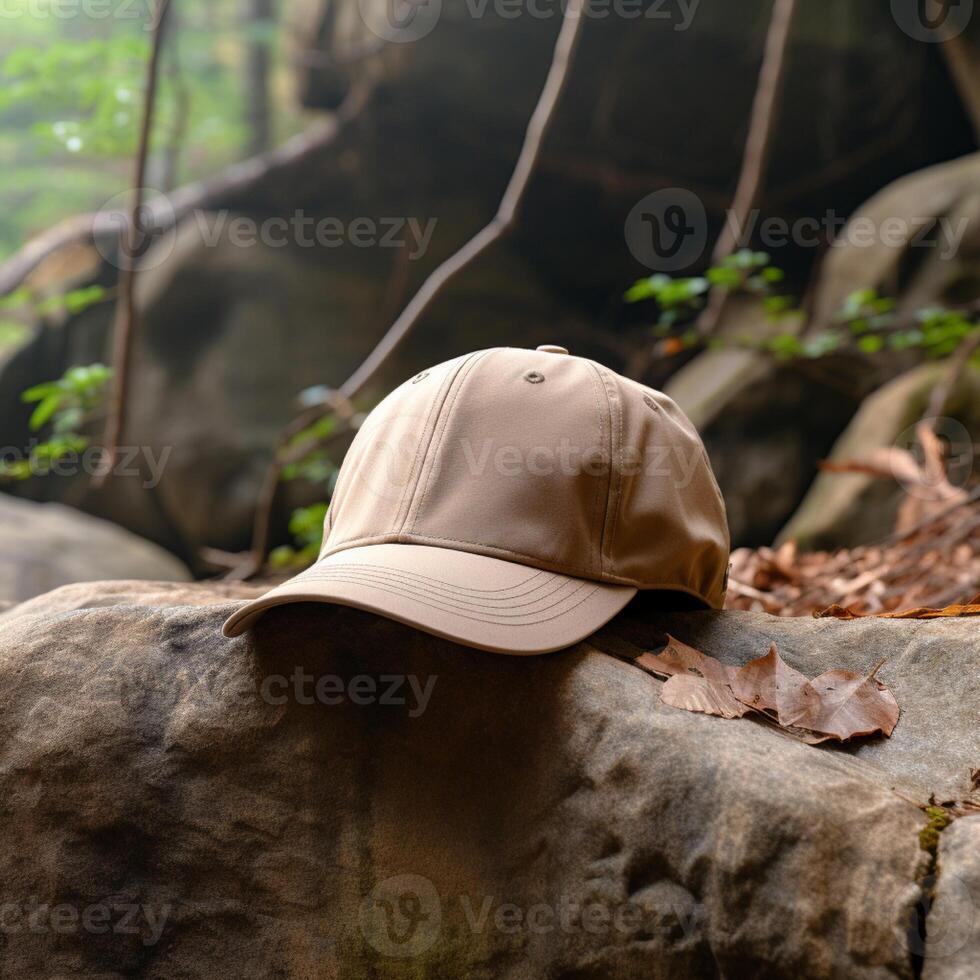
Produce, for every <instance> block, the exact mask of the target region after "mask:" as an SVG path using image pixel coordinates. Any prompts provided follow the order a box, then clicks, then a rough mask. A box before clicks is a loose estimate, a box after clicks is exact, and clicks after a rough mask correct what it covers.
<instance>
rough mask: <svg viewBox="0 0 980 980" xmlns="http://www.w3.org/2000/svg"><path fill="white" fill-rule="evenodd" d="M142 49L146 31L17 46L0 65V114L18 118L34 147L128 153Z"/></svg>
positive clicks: (143, 60) (146, 43) (131, 145)
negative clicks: (32, 137) (139, 33)
mask: <svg viewBox="0 0 980 980" xmlns="http://www.w3.org/2000/svg"><path fill="white" fill-rule="evenodd" d="M148 55H149V35H147V34H142V35H137V36H131V35H125V34H120V35H116V36H112V37H109V38H104V39H103V38H89V39H86V40H77V39H75V40H63V41H53V42H50V43H48V44H45V45H44V46H42V47H34V46H30V47H21V48H17V49H16V50H14V51H13V52H12V53H11V54H10V55H8V57H7V58H6V60H5V61H4V63H3V65H2V66H0V79H2V80H3V88H2V89H0V118H3V119H5V120H9V121H10V122H20V123H21V124H22V125H24V126H25V128H26V129H27V131H28V132H30V133H31V134H32V135H33V136H34V137H35V139H36V141H37V144H36V148H35V152H42V153H43V152H48V153H50V152H55V151H65V152H67V153H69V154H78V153H82V152H85V153H86V154H88V155H90V156H94V157H102V156H116V155H121V154H131V153H133V152H134V150H135V144H136V132H137V123H138V118H139V103H140V92H141V90H142V77H143V74H144V72H145V65H146V59H147V57H148Z"/></svg>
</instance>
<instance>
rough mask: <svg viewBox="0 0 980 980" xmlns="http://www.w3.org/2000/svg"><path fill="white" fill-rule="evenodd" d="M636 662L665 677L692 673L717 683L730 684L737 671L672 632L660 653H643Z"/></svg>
mask: <svg viewBox="0 0 980 980" xmlns="http://www.w3.org/2000/svg"><path fill="white" fill-rule="evenodd" d="M636 663H637V664H638V665H639V666H641V667H645V668H646V669H647V670H652V671H654V673H657V674H663V675H664V676H665V677H673V676H674V675H675V674H690V675H691V676H693V677H703V678H705V679H706V680H709V681H712V682H714V683H716V684H728V683H729V681H730V680H731V677H732V675H733V674H734V672H735V668H734V667H729V666H728V665H727V664H723V663H722V662H721V661H720V660H716V659H715V658H714V657H709V656H708V655H707V654H706V653H702V652H701V651H700V650H696V649H695V648H694V647H690V646H688V645H687V644H686V643H681V641H680V640H678V639H675V638H674V637H673V636H671V635H670V634H668V635H667V646H665V647H664V649H663V650H661V651H660V653H644V654H641V655H640V656H639V657H638V658H637V659H636Z"/></svg>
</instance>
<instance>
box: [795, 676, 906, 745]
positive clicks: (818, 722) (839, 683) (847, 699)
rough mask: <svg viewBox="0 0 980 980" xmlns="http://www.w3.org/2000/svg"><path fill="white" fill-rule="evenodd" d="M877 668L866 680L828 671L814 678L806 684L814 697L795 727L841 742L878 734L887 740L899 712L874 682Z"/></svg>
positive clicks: (891, 698)
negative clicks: (831, 737) (808, 684)
mask: <svg viewBox="0 0 980 980" xmlns="http://www.w3.org/2000/svg"><path fill="white" fill-rule="evenodd" d="M882 662H884V661H882ZM879 668H880V665H879V667H876V668H875V670H873V671H872V672H871V674H870V675H869V676H867V677H863V676H862V675H861V674H855V673H854V672H853V671H851V670H828V671H827V672H826V673H824V674H821V675H820V676H819V677H815V678H814V679H813V680H812V681H810V682H809V683H810V687H811V688H812V690H813V691H814V693H815V694H816V697H815V698H814V699H811V700H810V701H809V702H808V704H807V706H806V710H804V711H803V712H802V713H801V714H800V715H799V716H798V718H797V720H796V724H797V725H799V726H800V727H802V728H808V729H810V730H811V731H814V732H823V733H824V734H825V735H832V736H833V737H834V738H836V739H838V740H839V741H841V742H843V741H845V740H846V739H849V738H856V737H858V736H861V735H876V734H877V733H878V732H881V733H882V734H884V735H888V736H890V735H891V733H892V732H893V731H894V730H895V725H896V724H897V723H898V716H899V708H898V702H897V701H896V700H895V698H894V696H893V695H892V692H891V691H889V690H888V688H887V687H885V685H884V684H882V683H881V681H879V680H876V679H875V676H874V675H875V673H877V671H878V669H879Z"/></svg>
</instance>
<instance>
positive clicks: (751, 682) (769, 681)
mask: <svg viewBox="0 0 980 980" xmlns="http://www.w3.org/2000/svg"><path fill="white" fill-rule="evenodd" d="M807 683H808V681H807V679H806V678H805V677H804V676H803V675H802V674H801V673H800V672H799V671H798V670H794V669H793V668H792V667H790V666H789V664H787V663H786V661H785V660H783V659H782V657H780V656H779V653H778V652H777V650H776V644H775V643H774V644H773V645H772V646H771V647H770V648H769V652H768V653H767V654H766V655H765V656H764V657H759V658H758V659H757V660H753V661H751V662H750V663H747V664H746V665H745V666H744V667H740V668H739V669H738V670H737V671H736V672H735V676H734V677H733V678H732V693H733V694H734V695H735V697H736V698H738V699H739V701H741V702H742V703H743V704H747V705H749V706H751V707H753V708H755V709H756V710H758V711H770V712H772V713H773V714H775V715H776V717H777V718H778V720H779V723H780V724H781V725H783V724H790V725H792V724H795V722H794V721H792V720H791V719H790V718H788V717H787V713H788V712H790V708H791V707H792V711H791V712H790V713H795V712H796V710H797V707H796V702H797V700H798V699H799V698H800V697H805V696H806V695H801V694H800V690H801V689H802V688H803V687H804V686H805V685H806V684H807Z"/></svg>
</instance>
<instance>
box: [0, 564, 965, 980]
mask: <svg viewBox="0 0 980 980" xmlns="http://www.w3.org/2000/svg"><path fill="white" fill-rule="evenodd" d="M258 591H259V590H257V589H255V588H251V587H242V586H235V587H230V586H228V587H211V586H189V585H159V584H145V583H101V584H98V585H75V586H68V587H65V588H62V589H59V590H57V591H55V592H53V593H51V594H49V595H45V596H42V597H38V598H36V599H33V600H31V601H29V602H26V603H23V604H21V605H19V606H16V607H14V608H13V609H11V610H9V611H8V612H6V613H4V614H3V615H0V801H2V802H0V808H2V817H3V821H4V826H5V829H6V833H5V836H4V846H3V850H2V863H0V882H2V892H3V894H2V902H0V906H2V907H0V973H2V974H3V975H4V976H16V977H21V978H31V977H45V978H47V977H52V976H58V977H62V976H65V977H67V976H87V977H95V976H97V977H99V978H103V980H108V978H121V977H130V976H140V977H146V978H167V980H170V978H174V977H188V978H195V977H218V976H236V977H241V978H252V977H254V978H263V980H265V978H269V977H296V978H307V977H338V978H348V977H349V978H362V977H378V978H389V977H391V978H400V977H412V978H418V977H430V978H447V977H452V978H463V977H467V978H487V980H494V978H506V980H524V978H527V980H537V978H545V977H546V978H555V980H558V978H561V980H607V978H613V980H615V978H641V977H642V978H644V980H650V978H653V980H656V978H684V980H690V978H700V977H705V978H708V977H718V976H725V977H793V978H815V980H817V978H819V980H826V978H828V977H831V978H836V977H840V978H846V980H855V978H857V980H864V978H868V980H871V978H874V980H879V978H880V980H885V978H910V980H911V978H913V977H914V976H916V973H917V972H918V971H919V970H920V969H921V968H922V966H923V964H922V959H921V954H922V951H923V940H922V925H921V923H922V921H924V923H925V928H926V930H927V936H928V937H929V942H932V938H933V936H935V937H941V936H942V935H944V928H945V926H946V923H945V922H944V921H943V920H942V919H941V918H937V917H941V916H942V915H944V914H956V915H957V916H958V920H957V921H958V922H960V923H962V921H964V918H969V922H968V926H969V928H968V929H965V930H964V929H962V928H961V932H960V934H959V935H960V938H959V939H958V940H955V941H948V942H946V943H945V944H942V943H940V944H939V947H938V949H937V952H936V955H935V956H932V955H931V953H929V954H927V955H926V958H925V969H926V970H927V971H928V972H927V977H928V980H960V978H965V977H967V976H968V975H969V970H970V969H971V968H973V967H975V965H976V957H975V955H972V956H971V954H970V949H971V948H973V949H975V948H976V943H977V931H976V930H977V919H976V910H975V908H973V907H969V906H973V905H975V900H976V897H977V896H976V892H975V891H974V892H972V893H971V894H972V895H973V898H972V899H971V898H967V899H966V900H965V901H966V902H968V903H969V906H964V905H963V903H964V898H963V894H964V893H963V891H962V889H960V890H958V891H957V892H956V897H955V899H956V900H955V901H953V902H949V903H944V902H941V901H938V900H937V902H936V903H935V904H934V905H933V906H932V908H931V910H929V911H928V914H926V912H925V911H924V910H925V905H924V903H923V894H924V892H923V887H922V886H923V881H924V880H925V877H926V875H927V874H928V873H929V866H930V862H931V860H932V859H931V857H930V855H928V854H927V853H926V852H924V851H923V850H921V849H920V845H919V839H918V834H919V831H920V830H921V829H922V827H923V826H924V824H925V818H924V816H923V813H922V812H921V810H920V809H919V807H918V806H917V805H916V801H918V800H920V799H922V798H923V794H926V795H927V794H928V793H929V792H932V791H933V790H935V791H936V792H937V793H939V792H946V788H947V787H949V791H950V792H952V791H953V790H952V788H953V787H954V786H956V787H960V788H961V790H962V792H961V793H960V798H962V797H963V795H964V794H965V793H968V792H969V787H968V785H965V784H966V783H968V782H969V773H968V771H964V763H965V761H966V760H967V759H969V758H971V757H972V761H973V762H974V763H976V761H977V760H976V752H977V748H978V746H977V736H976V731H977V726H976V714H975V712H976V704H977V703H978V694H980V691H978V689H977V684H978V681H977V677H978V675H980V649H978V645H977V643H976V625H975V623H969V622H966V621H957V622H945V623H899V622H854V623H840V622H832V621H815V620H814V621H811V620H795V621H792V620H791V621H787V620H777V619H773V618H770V617H767V616H764V615H757V614H750V613H734V612H730V613H705V614H686V615H657V616H648V617H647V618H646V619H645V620H644V621H640V620H638V619H633V620H631V619H629V618H628V617H627V616H625V615H624V616H623V617H621V618H620V619H619V620H618V621H617V622H615V623H614V624H612V625H611V626H609V627H607V628H606V629H605V630H603V631H602V632H601V633H600V634H597V635H596V636H595V637H593V638H592V639H591V640H590V641H588V642H586V643H582V644H580V645H578V646H577V647H575V648H572V649H570V650H567V651H564V652H562V653H559V654H553V655H549V656H544V657H535V658H518V657H513V658H509V657H500V656H495V655H492V654H485V653H480V652H477V651H473V650H469V649H465V648H461V647H458V646H455V645H453V644H450V643H447V642H443V641H440V640H437V639H435V638H432V637H429V636H426V635H424V634H420V633H417V632H414V631H412V630H410V629H408V628H406V627H402V626H400V625H397V624H394V623H391V622H388V621H386V620H382V619H379V618H377V617H373V616H370V615H367V614H364V613H360V612H356V611H352V610H346V609H340V608H333V607H326V606H319V607H314V606H297V607H292V608H286V607H284V608H281V609H277V610H274V611H273V612H272V613H270V614H269V615H268V616H267V617H266V618H265V619H264V620H263V621H262V622H261V624H260V626H259V627H258V628H257V629H256V630H255V631H254V632H253V633H252V634H251V635H249V636H246V637H243V638H240V639H236V640H227V639H224V638H223V637H222V636H221V634H220V626H221V623H222V620H223V619H224V617H225V616H226V615H228V614H229V613H230V612H231V611H232V609H234V608H235V607H236V605H237V602H238V601H239V600H240V599H241V598H245V597H251V596H253V595H255V594H256V593H257V592H258ZM664 630H669V631H670V632H672V633H674V634H675V635H677V636H678V637H679V638H681V639H684V640H686V641H688V642H692V643H697V644H699V645H700V646H701V647H702V649H704V650H705V651H706V652H709V653H712V654H715V655H717V656H719V657H720V658H723V659H725V660H727V661H729V662H732V663H741V662H744V661H745V660H748V659H750V658H751V657H753V656H756V655H758V654H759V653H760V652H764V648H765V647H766V646H767V645H768V642H769V641H770V640H771V639H775V640H776V642H777V643H778V644H779V646H780V650H781V652H782V654H783V656H784V657H785V658H786V660H787V661H788V662H789V663H791V664H792V665H793V666H795V667H797V668H799V669H802V670H804V671H805V672H807V673H809V674H811V675H813V674H815V673H817V672H819V670H821V669H822V668H823V667H825V666H828V665H830V664H833V665H838V666H849V667H854V668H857V669H865V668H867V667H868V666H870V665H871V664H872V663H873V662H874V661H876V660H877V659H878V658H880V657H888V663H887V664H886V665H885V667H884V668H883V669H882V670H881V673H880V675H879V676H880V677H881V679H882V680H884V681H885V682H886V683H887V684H889V685H890V686H891V687H892V689H893V691H894V692H895V695H896V697H897V698H898V700H899V703H900V704H901V705H902V707H903V711H904V713H903V717H902V719H901V721H900V722H899V725H898V728H897V729H896V731H895V734H894V737H893V738H892V739H891V740H890V741H888V742H883V743H880V744H874V745H867V746H865V747H862V748H858V749H852V750H847V751H841V750H829V751H828V750H825V749H819V748H812V747H807V746H804V745H802V744H800V743H798V742H796V741H794V740H792V739H791V738H789V737H785V736H783V735H782V734H780V733H778V732H775V731H773V730H771V729H769V728H767V727H764V726H761V725H759V724H756V723H753V722H750V721H731V722H728V721H722V720H720V719H716V718H710V717H706V716H702V715H695V714H690V713H687V712H683V711H679V710H676V709H673V708H670V707H667V706H664V705H663V704H662V703H660V701H659V698H658V689H659V684H658V682H657V681H656V680H654V679H653V678H651V677H649V676H647V675H646V674H644V673H642V672H641V671H639V670H638V669H637V668H635V667H634V666H632V665H631V664H629V663H626V662H623V661H622V660H620V659H616V658H615V657H614V656H610V655H609V654H610V652H615V653H617V654H618V655H619V656H623V655H628V654H629V652H630V651H635V650H636V649H637V647H638V646H648V645H652V644H653V643H655V642H656V640H657V638H658V635H659V634H660V633H661V632H663V631H664ZM297 670H298V671H299V673H298V674H297ZM958 781H959V782H958ZM961 784H963V785H961ZM975 833H976V823H975V822H974V823H970V822H969V821H968V820H963V821H960V822H959V823H957V824H954V825H953V826H952V827H950V828H949V829H947V830H946V831H945V832H944V834H943V835H942V836H941V839H940V840H941V843H940V862H939V877H938V889H939V890H942V889H943V888H944V887H945V886H946V882H945V880H944V875H945V872H946V868H947V865H948V866H949V867H950V868H959V869H960V870H959V871H958V872H957V874H959V875H960V877H962V878H964V879H966V878H967V877H970V876H972V878H970V880H971V881H972V882H973V886H975V884H976V861H975V854H976V844H975V843H972V844H971V840H972V841H975ZM970 834H973V835H974V836H973V837H970V836H969V835H970ZM971 887H972V886H971ZM949 910H954V911H952V912H950V911H949ZM967 913H969V915H968V914H967ZM910 925H911V926H912V931H911V933H910V932H909V927H910ZM971 943H972V947H971V946H970V944H971ZM953 947H956V948H953ZM964 956H966V957H967V960H966V961H965V962H966V966H965V967H964V966H963V963H964V959H963V957H964ZM971 964H972V966H971ZM964 969H965V970H966V971H967V972H963V971H964Z"/></svg>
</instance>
